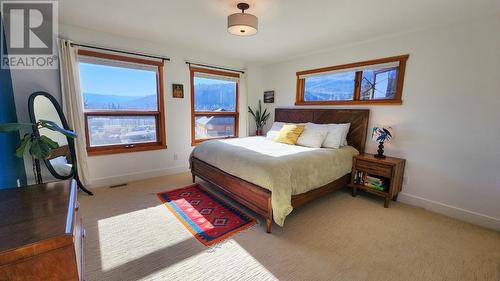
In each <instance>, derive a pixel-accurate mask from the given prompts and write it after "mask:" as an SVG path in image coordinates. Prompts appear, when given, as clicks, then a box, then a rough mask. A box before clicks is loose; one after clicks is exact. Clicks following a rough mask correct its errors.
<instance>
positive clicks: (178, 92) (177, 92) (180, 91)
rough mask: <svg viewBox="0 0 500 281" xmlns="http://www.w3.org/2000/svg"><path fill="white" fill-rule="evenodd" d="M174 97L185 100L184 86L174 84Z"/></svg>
mask: <svg viewBox="0 0 500 281" xmlns="http://www.w3.org/2000/svg"><path fill="white" fill-rule="evenodd" d="M172 96H173V97H174V98H178V99H182V98H184V85H182V84H172Z"/></svg>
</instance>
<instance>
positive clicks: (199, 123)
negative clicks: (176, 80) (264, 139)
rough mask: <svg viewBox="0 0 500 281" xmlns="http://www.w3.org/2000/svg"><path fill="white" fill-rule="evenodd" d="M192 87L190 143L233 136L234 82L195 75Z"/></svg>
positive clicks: (235, 114) (234, 128) (234, 117)
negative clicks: (192, 118) (192, 112)
mask: <svg viewBox="0 0 500 281" xmlns="http://www.w3.org/2000/svg"><path fill="white" fill-rule="evenodd" d="M193 87H194V89H193V91H194V93H193V95H194V97H193V111H194V115H195V119H194V124H193V126H194V134H195V135H194V141H197V140H200V141H201V140H205V139H214V138H225V137H233V136H235V135H236V132H235V130H236V122H237V119H236V116H237V113H236V111H237V110H236V106H237V104H236V100H237V98H236V95H237V89H236V87H237V82H236V81H235V80H231V79H224V77H220V76H213V77H212V76H208V77H207V75H204V74H202V75H198V73H196V74H195V75H194V77H193Z"/></svg>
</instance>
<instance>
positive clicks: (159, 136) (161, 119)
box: [78, 50, 167, 156]
mask: <svg viewBox="0 0 500 281" xmlns="http://www.w3.org/2000/svg"><path fill="white" fill-rule="evenodd" d="M78 55H79V56H84V57H94V58H102V59H109V60H114V61H122V62H131V63H137V64H144V65H152V66H156V67H157V68H158V71H157V75H156V87H157V103H158V110H157V111H135V110H129V111H126V110H123V111H111V110H89V111H85V112H84V119H85V139H86V142H87V144H86V146H87V147H86V148H87V154H88V155H89V156H96V155H106V154H118V153H128V152H138V151H148V150H160V149H166V148H167V140H166V139H167V136H166V131H165V104H164V85H163V66H164V63H163V61H153V60H146V59H141V58H136V57H128V56H121V55H115V54H110V53H102V52H95V51H89V50H78ZM91 116H125V117H128V116H130V117H134V116H153V117H154V118H155V120H156V140H157V141H156V142H144V143H133V144H115V145H103V146H90V138H89V126H88V118H89V117H91Z"/></svg>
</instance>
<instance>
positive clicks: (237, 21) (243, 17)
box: [227, 3, 258, 36]
mask: <svg viewBox="0 0 500 281" xmlns="http://www.w3.org/2000/svg"><path fill="white" fill-rule="evenodd" d="M236 7H238V9H240V10H241V13H237V14H232V15H229V16H228V17H227V31H228V32H229V33H231V34H234V35H238V36H250V35H254V34H255V33H257V22H258V20H257V17H256V16H254V15H252V14H245V10H248V8H250V5H248V4H247V3H238V5H236Z"/></svg>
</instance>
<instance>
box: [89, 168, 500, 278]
mask: <svg viewBox="0 0 500 281" xmlns="http://www.w3.org/2000/svg"><path fill="white" fill-rule="evenodd" d="M190 182H191V176H190V174H180V175H175V176H169V177H162V178H156V179H151V180H147V181H141V182H135V183H131V184H129V185H128V186H125V187H118V188H97V189H94V191H95V196H94V197H88V196H86V195H84V194H80V201H81V204H82V208H81V210H82V215H83V217H84V225H85V228H86V230H87V238H86V247H85V250H86V252H85V255H86V258H85V260H86V265H85V268H86V270H85V272H86V280H277V279H279V280H384V281H386V280H450V281H451V280H453V281H455V280H495V281H498V280H500V233H498V232H495V231H491V230H487V229H484V228H481V227H477V226H474V225H471V224H468V223H464V222H460V221H457V220H454V219H451V218H447V217H444V216H441V215H438V214H434V213H431V212H428V211H425V210H422V209H419V208H414V207H411V206H408V205H405V204H401V203H395V204H392V206H391V208H389V209H384V208H383V207H382V200H381V199H380V198H375V197H372V196H370V195H367V194H364V193H360V195H359V196H358V197H356V198H352V197H351V196H350V194H349V192H348V191H347V190H346V191H338V192H335V193H333V194H330V195H328V196H326V197H324V198H322V199H319V200H317V201H314V202H312V203H310V204H308V205H306V206H304V207H302V208H299V209H297V210H294V212H293V213H292V215H291V216H289V217H288V218H287V221H286V223H285V227H284V228H280V227H278V226H276V225H274V230H273V233H272V234H266V233H265V230H264V226H263V225H264V223H263V222H262V221H261V222H260V225H256V226H255V227H253V228H251V229H249V230H246V231H244V232H242V233H238V234H236V235H235V236H233V237H232V238H229V239H228V240H226V242H224V243H222V244H220V245H218V246H217V247H215V248H207V247H205V246H203V245H202V244H201V243H200V242H198V241H197V240H196V239H194V238H193V237H192V236H191V234H190V233H189V232H188V231H187V230H186V229H185V228H184V227H183V226H182V225H181V223H180V222H178V221H177V219H176V218H175V217H174V216H173V215H172V214H171V213H170V211H168V210H167V208H166V207H165V206H163V205H162V204H161V202H160V201H159V199H158V198H157V197H156V195H155V194H156V193H157V192H160V191H165V190H170V189H174V188H177V187H182V186H185V185H187V184H189V183H190Z"/></svg>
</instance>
